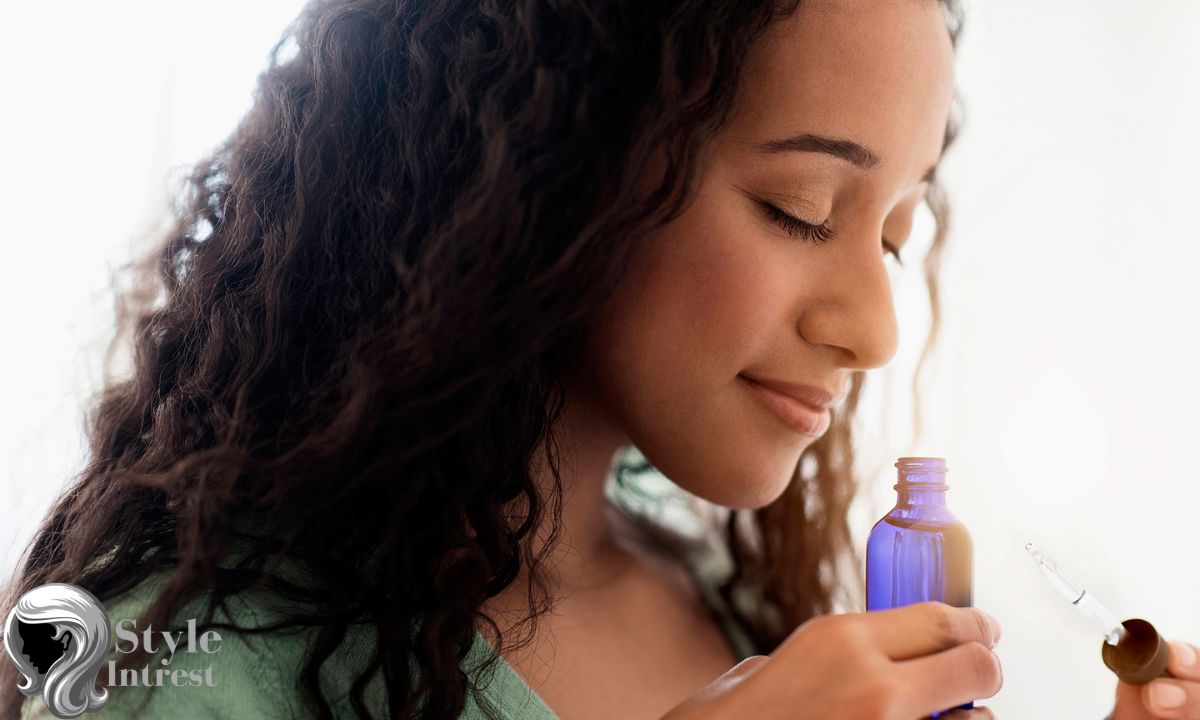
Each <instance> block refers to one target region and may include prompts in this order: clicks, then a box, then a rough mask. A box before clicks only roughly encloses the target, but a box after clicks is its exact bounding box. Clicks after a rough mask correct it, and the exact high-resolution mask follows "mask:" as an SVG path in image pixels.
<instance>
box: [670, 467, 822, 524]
mask: <svg viewBox="0 0 1200 720" xmlns="http://www.w3.org/2000/svg"><path fill="white" fill-rule="evenodd" d="M747 457H748V454H739V457H738V458H737V459H735V460H734V461H732V462H730V463H719V462H717V463H713V466H712V467H713V468H714V469H715V468H721V467H732V468H733V469H731V470H728V471H726V472H719V471H718V472H719V475H718V476H716V477H714V476H713V473H712V469H710V470H709V471H708V472H705V473H704V474H703V475H699V476H692V477H691V478H690V479H691V481H690V482H688V481H687V480H675V478H672V480H675V482H676V483H677V484H679V485H680V487H682V488H683V489H685V490H687V491H688V492H690V493H692V494H693V495H696V496H698V497H701V498H703V499H705V500H707V501H709V502H711V503H714V504H716V505H721V506H723V507H727V508H732V509H735V510H756V509H758V508H761V507H766V506H767V505H770V504H771V503H773V502H775V501H776V500H778V499H779V496H780V495H783V493H784V491H785V490H787V488H788V485H789V484H790V483H791V482H792V477H793V476H794V475H795V472H796V465H797V464H798V462H799V453H796V454H795V455H792V456H790V461H784V462H775V463H770V462H768V463H759V464H755V463H749V462H746V458H747ZM684 477H687V476H684Z"/></svg>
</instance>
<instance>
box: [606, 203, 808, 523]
mask: <svg viewBox="0 0 1200 720" xmlns="http://www.w3.org/2000/svg"><path fill="white" fill-rule="evenodd" d="M700 207H701V204H700V203H697V204H696V205H693V207H692V209H691V210H689V212H688V213H685V215H684V216H682V217H680V218H679V219H678V220H677V221H676V222H675V223H673V224H672V225H670V226H668V227H666V228H664V229H663V230H662V231H661V232H660V233H658V234H657V235H656V236H655V237H654V238H652V239H651V240H649V241H648V245H647V246H646V247H645V249H644V250H643V251H642V253H641V255H642V257H641V258H640V260H639V261H638V262H637V263H636V264H635V266H634V267H635V268H636V269H635V270H634V271H633V272H632V273H631V274H630V275H629V276H628V277H627V278H626V279H625V280H624V281H623V283H622V287H620V288H619V289H618V291H617V294H616V296H615V300H614V302H613V304H612V306H611V307H610V308H609V310H608V312H607V313H606V314H605V316H604V320H603V322H602V323H601V325H600V327H599V328H598V330H597V334H596V335H595V336H594V338H593V342H594V344H593V349H592V351H591V356H592V358H593V360H594V362H595V363H596V367H595V374H596V377H595V387H596V388H597V390H598V391H599V392H600V394H601V395H602V397H601V402H603V404H604V405H605V406H606V407H607V409H608V411H609V413H608V414H609V416H610V417H612V418H613V419H614V421H615V422H617V423H618V424H619V425H620V426H621V427H620V428H619V429H620V431H621V432H622V433H623V434H624V435H625V436H626V437H628V438H629V439H630V441H632V442H633V443H634V444H635V445H636V446H637V447H638V449H639V450H641V451H642V452H643V453H644V454H645V455H646V457H647V459H649V460H650V462H651V463H652V464H654V466H655V467H656V468H658V470H660V471H661V472H663V474H665V475H666V476H667V477H669V478H671V479H672V480H673V481H675V482H676V483H678V484H679V485H681V486H682V487H684V488H685V489H687V490H688V491H690V492H693V493H695V494H696V495H699V496H701V497H704V498H706V499H708V500H710V501H712V502H716V503H718V504H720V505H725V506H729V507H758V506H761V505H763V504H766V503H768V502H770V501H771V500H772V499H774V497H777V496H778V494H779V493H780V492H782V491H783V489H784V487H785V486H786V484H787V482H788V481H789V480H790V478H791V475H792V472H793V471H794V469H795V465H796V462H797V461H798V459H799V454H800V452H801V451H802V450H803V449H804V447H805V442H806V441H805V440H804V439H803V438H802V436H799V435H796V434H794V433H792V432H791V431H789V430H787V429H786V428H783V427H781V426H780V425H779V423H778V422H777V421H775V420H774V419H773V418H771V417H770V416H768V415H767V414H766V413H765V412H764V410H763V409H762V408H761V407H760V406H759V405H758V404H757V402H758V401H757V400H756V399H755V398H754V397H753V395H752V394H751V393H750V392H749V391H748V389H747V388H746V387H745V386H744V384H743V383H742V382H741V381H740V380H738V379H737V374H738V373H739V372H741V371H743V370H745V369H747V368H748V367H751V366H754V365H759V366H767V367H773V366H777V365H778V362H779V361H780V360H781V358H772V357H770V356H771V353H772V350H773V349H781V348H783V347H785V345H784V344H783V343H786V342H788V338H787V337H785V336H784V335H785V334H786V333H788V332H793V331H792V330H790V327H791V325H790V322H789V317H790V316H791V314H792V313H794V310H795V302H796V291H795V282H794V281H795V278H793V277H791V276H790V274H789V266H788V264H787V263H786V262H785V260H786V258H785V257H784V256H782V255H781V251H786V248H787V242H786V240H781V239H780V238H778V237H774V236H771V235H769V234H768V233H766V232H765V231H764V230H763V229H762V228H761V227H760V226H758V225H757V224H755V223H754V222H752V221H751V219H750V218H742V219H741V220H740V221H738V219H737V218H736V217H735V216H733V213H732V212H731V213H714V212H703V211H702V210H700V209H699V208H700ZM791 263H792V266H793V267H794V264H795V259H794V257H793V259H792V260H791ZM792 341H793V342H794V340H792Z"/></svg>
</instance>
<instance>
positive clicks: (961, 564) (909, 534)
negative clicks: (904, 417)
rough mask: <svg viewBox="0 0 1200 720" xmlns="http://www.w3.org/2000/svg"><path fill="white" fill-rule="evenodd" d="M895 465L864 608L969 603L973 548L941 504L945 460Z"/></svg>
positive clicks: (871, 556)
mask: <svg viewBox="0 0 1200 720" xmlns="http://www.w3.org/2000/svg"><path fill="white" fill-rule="evenodd" d="M896 469H897V471H898V482H897V483H896V485H895V490H896V507H894V508H892V509H891V511H890V512H888V514H887V515H884V516H883V517H882V518H881V519H880V520H879V522H877V523H875V527H873V528H872V529H871V535H870V536H869V537H868V538H867V610H868V611H871V610H887V609H890V608H896V607H901V606H904V605H911V604H912V603H918V602H925V601H927V600H938V601H941V602H944V603H946V604H947V605H953V606H955V607H970V606H971V602H972V594H973V593H972V589H973V587H974V550H973V546H972V543H971V536H970V534H969V533H968V532H967V528H966V527H965V526H964V525H963V524H962V523H961V522H959V520H958V518H956V517H954V513H952V512H950V509H949V508H948V507H946V490H947V485H946V472H947V471H948V468H947V467H946V461H945V460H944V459H942V458H936V457H902V458H900V459H899V460H897V461H896ZM973 707H975V703H973V702H969V703H967V704H965V705H960V706H959V708H961V709H963V710H969V709H970V708H973ZM953 709H955V708H951V710H953ZM946 712H949V710H945V711H943V712H941V713H934V714H933V715H931V716H930V717H939V716H940V715H942V714H944V713H946Z"/></svg>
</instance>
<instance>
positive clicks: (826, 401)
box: [738, 375, 838, 437]
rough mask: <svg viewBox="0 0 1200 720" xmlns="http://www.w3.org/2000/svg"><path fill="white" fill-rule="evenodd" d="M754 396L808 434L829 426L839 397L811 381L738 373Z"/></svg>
mask: <svg viewBox="0 0 1200 720" xmlns="http://www.w3.org/2000/svg"><path fill="white" fill-rule="evenodd" d="M738 377H740V378H741V379H742V380H745V381H746V384H747V385H748V386H749V388H750V390H751V391H752V392H753V393H754V395H755V397H757V398H758V400H759V401H760V402H761V403H762V404H763V405H765V406H766V407H767V409H768V410H770V411H771V412H772V413H774V414H775V416H776V417H777V418H779V419H780V420H781V421H783V422H784V423H785V424H786V425H788V427H790V428H792V429H793V430H796V431H798V432H801V433H803V434H805V435H811V436H813V437H819V436H821V435H824V434H825V431H827V430H828V429H829V425H830V422H831V421H832V418H831V416H830V413H829V407H830V406H831V405H833V404H834V403H835V402H836V401H837V399H838V398H837V397H836V396H834V395H833V393H830V392H828V391H826V390H823V389H821V388H818V387H814V386H812V385H802V384H797V383H782V382H779V381H774V380H760V379H759V378H751V377H749V376H747V375H739V376H738Z"/></svg>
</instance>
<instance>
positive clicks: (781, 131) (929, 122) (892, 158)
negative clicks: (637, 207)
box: [727, 0, 954, 172]
mask: <svg viewBox="0 0 1200 720" xmlns="http://www.w3.org/2000/svg"><path fill="white" fill-rule="evenodd" d="M953 92H954V52H953V48H952V46H951V42H950V35H949V32H948V31H947V29H946V25H945V21H944V19H943V15H942V9H941V4H940V3H939V2H938V0H816V1H812V0H810V1H808V2H802V3H801V5H800V7H799V9H798V10H797V11H796V12H795V13H794V14H793V15H792V16H790V17H788V18H785V19H783V20H780V21H778V22H776V23H774V24H773V25H772V26H771V27H770V28H769V29H768V30H767V32H766V33H764V35H763V36H762V37H761V38H760V39H759V41H758V42H757V43H756V44H755V46H754V47H752V48H751V50H750V52H749V55H748V57H747V62H746V65H745V67H744V68H743V74H742V78H741V88H740V91H739V96H738V100H737V103H736V107H735V110H734V114H733V116H732V117H731V118H730V122H729V125H728V126H727V139H730V140H733V141H735V142H738V143H745V144H757V143H761V142H763V141H766V140H773V139H778V138H782V137H787V136H791V135H794V134H798V133H800V132H806V133H816V134H822V135H829V136H832V137H837V138H844V139H847V140H853V141H855V142H858V143H860V144H862V145H865V146H867V147H868V148H871V149H873V150H875V151H876V153H877V154H878V155H879V156H880V157H881V159H882V161H883V162H882V163H881V166H880V167H881V168H884V166H890V169H892V170H895V171H897V172H904V171H907V170H912V169H913V168H912V167H897V166H902V165H903V166H907V165H912V166H914V167H915V166H917V165H919V166H920V169H921V170H922V171H923V170H924V169H925V168H927V167H928V166H929V164H931V163H932V162H933V161H935V160H936V159H937V157H938V154H939V152H940V150H941V144H942V136H943V132H944V130H945V125H946V116H947V113H948V111H949V106H950V101H951V97H952V95H953Z"/></svg>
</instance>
